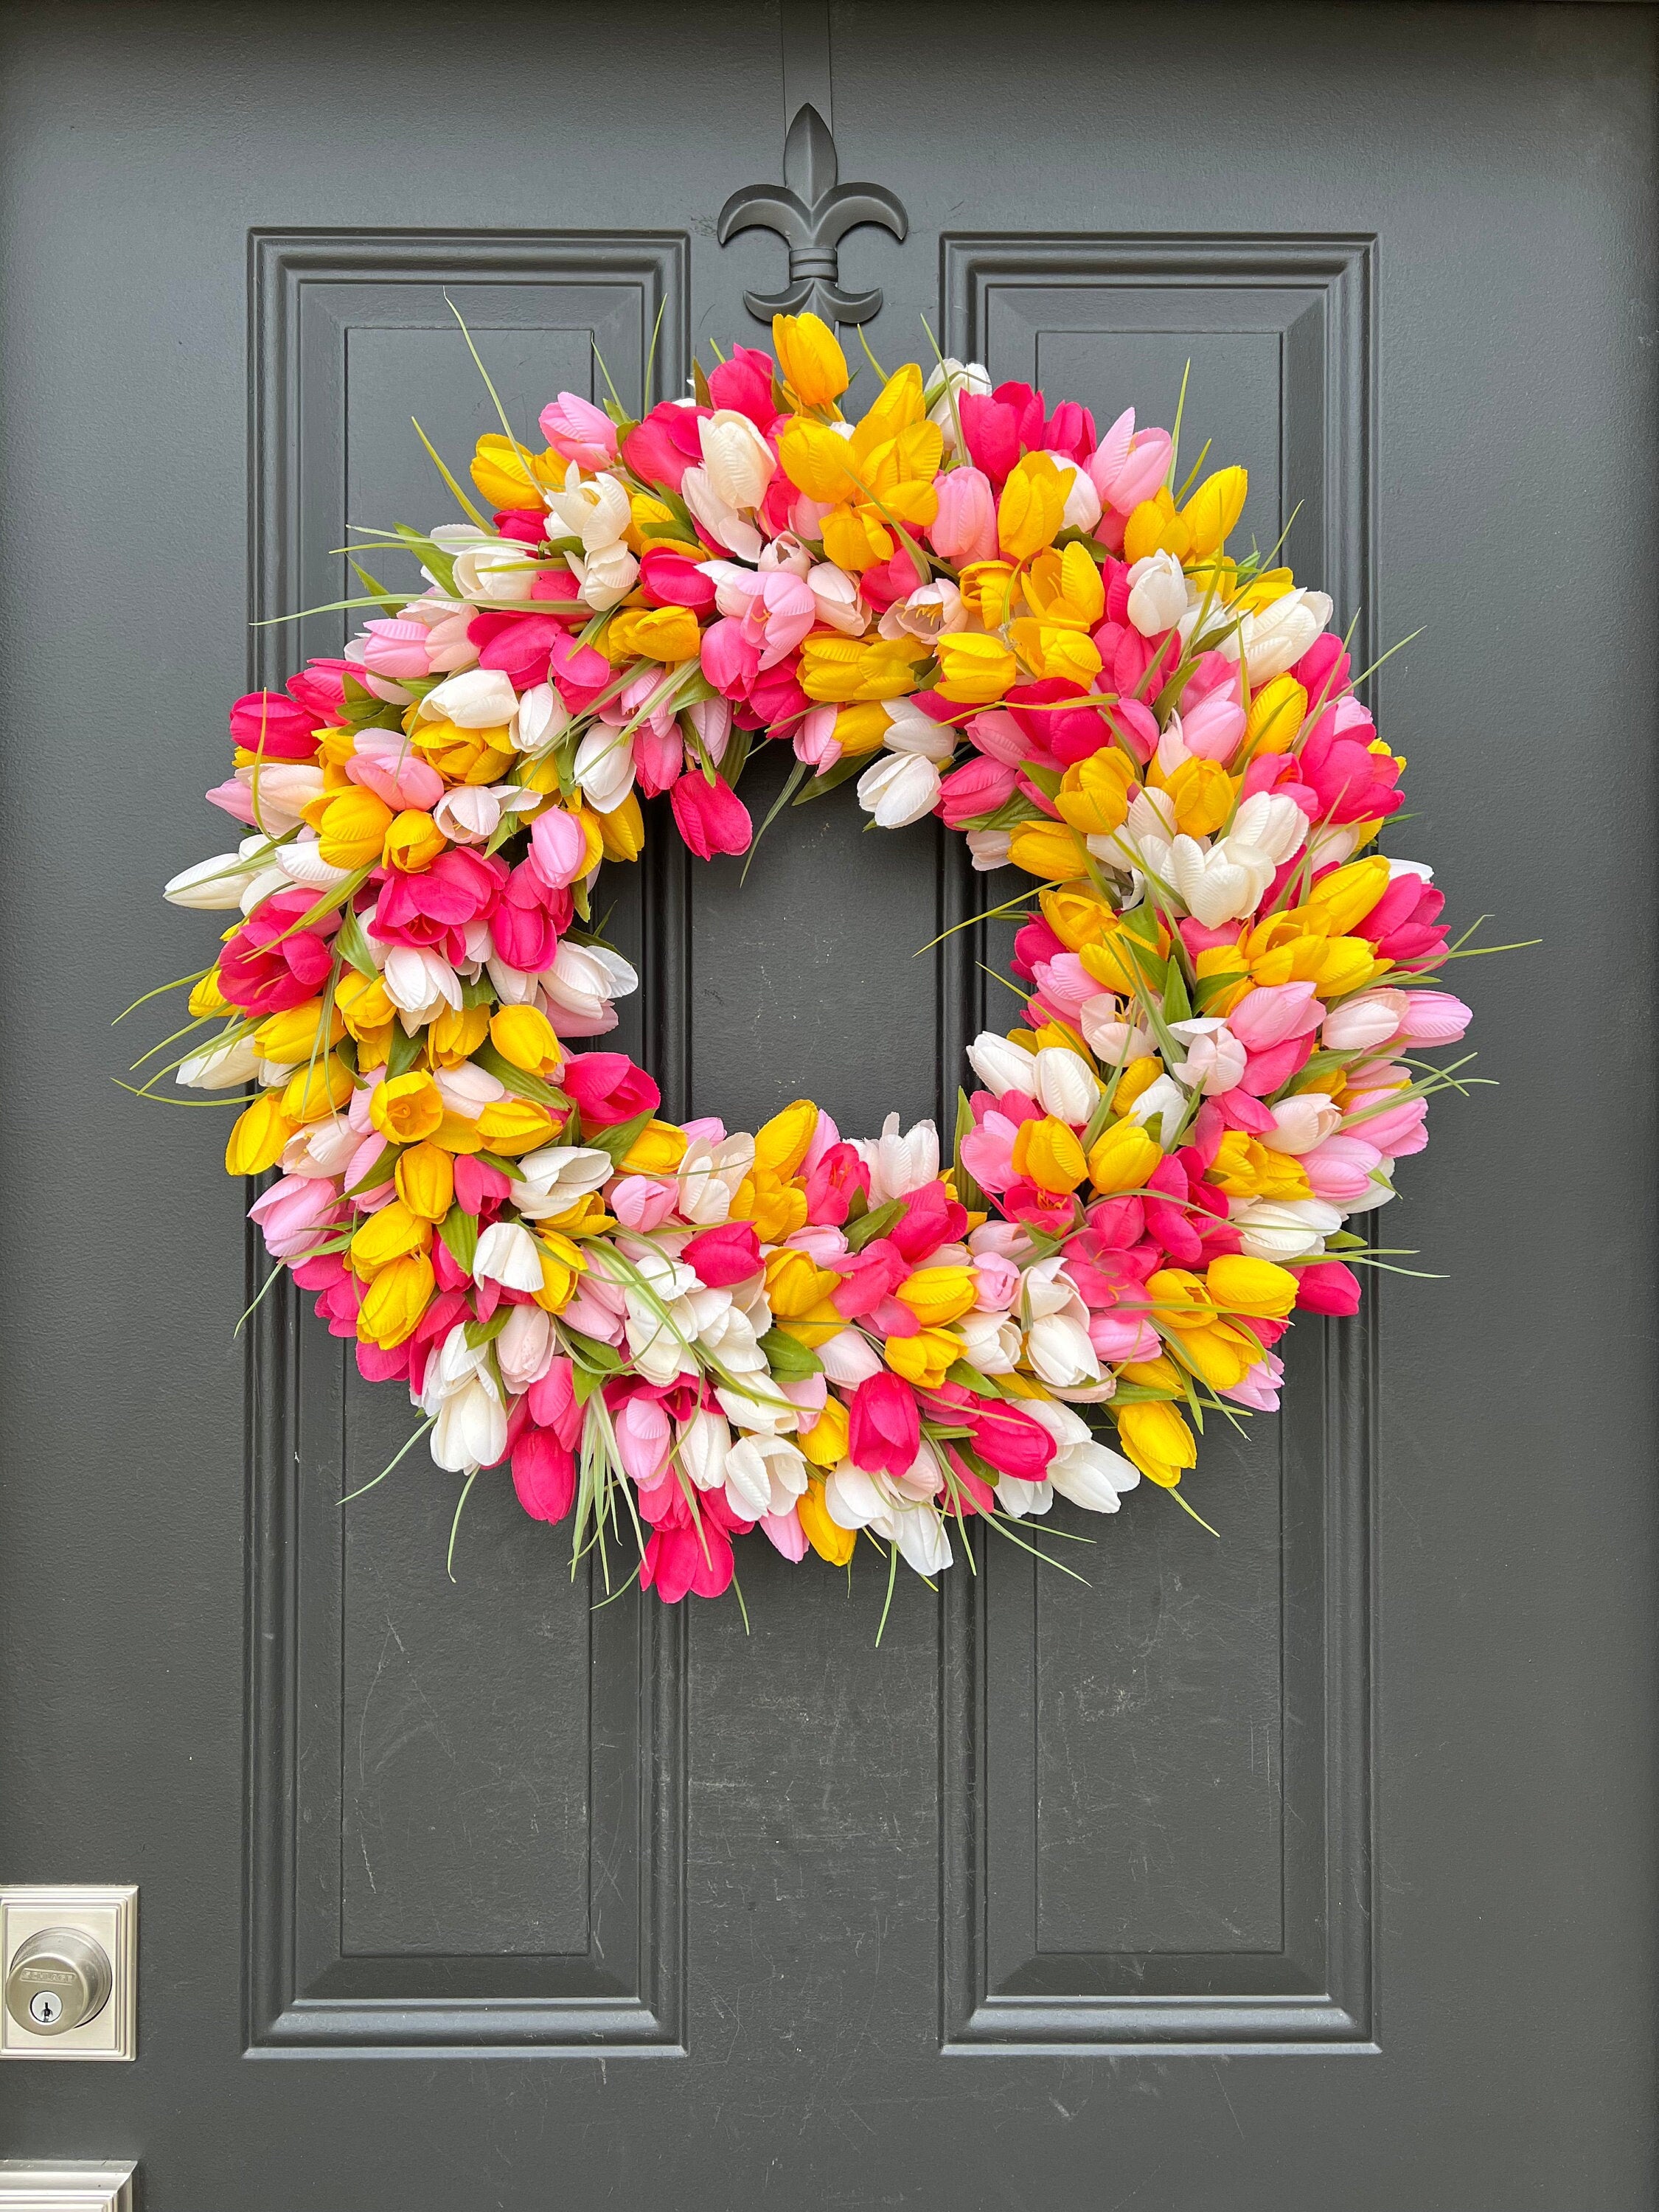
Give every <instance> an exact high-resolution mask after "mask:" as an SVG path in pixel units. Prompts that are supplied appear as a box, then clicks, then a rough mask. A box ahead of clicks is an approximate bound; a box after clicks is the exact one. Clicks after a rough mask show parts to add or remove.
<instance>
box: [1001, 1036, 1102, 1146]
mask: <svg viewBox="0 0 1659 2212" xmlns="http://www.w3.org/2000/svg"><path fill="white" fill-rule="evenodd" d="M1016 1049H1018V1048H1016ZM1033 1073H1034V1076H1035V1079H1036V1080H1035V1085H1034V1088H1033V1091H1032V1096H1033V1097H1035V1098H1036V1102H1037V1103H1038V1104H1039V1105H1040V1106H1041V1107H1042V1110H1043V1112H1044V1113H1045V1114H1053V1115H1056V1116H1057V1117H1058V1118H1059V1119H1060V1121H1070V1122H1072V1123H1073V1125H1074V1126H1075V1127H1079V1128H1081V1127H1082V1126H1083V1124H1084V1123H1085V1121H1087V1120H1088V1119H1089V1116H1090V1115H1091V1114H1092V1113H1093V1112H1094V1110H1095V1108H1096V1106H1097V1105H1098V1103H1100V1085H1099V1084H1098V1083H1097V1081H1096V1080H1095V1077H1094V1073H1093V1071H1092V1070H1091V1068H1090V1067H1089V1066H1087V1064H1086V1063H1085V1061H1084V1060H1083V1059H1082V1057H1081V1056H1080V1054H1077V1053H1075V1052H1073V1051H1072V1049H1071V1048H1070V1047H1069V1046H1066V1045H1044V1046H1043V1047H1042V1049H1041V1050H1040V1051H1039V1052H1038V1053H1037V1054H1036V1058H1035V1060H1034V1062H1033Z"/></svg>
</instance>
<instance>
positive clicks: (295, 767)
mask: <svg viewBox="0 0 1659 2212" xmlns="http://www.w3.org/2000/svg"><path fill="white" fill-rule="evenodd" d="M235 781H237V782H238V783H240V785H242V786H243V787H244V788H245V789H246V792H247V794H248V798H249V800H250V803H251V804H252V808H253V811H254V814H255V817H256V819H257V822H258V828H259V829H260V830H261V831H262V833H263V836H264V840H266V841H268V840H270V839H271V838H274V837H285V836H287V835H288V833H289V830H290V829H298V828H299V827H300V824H301V822H302V821H303V820H304V818H305V811H306V809H307V806H309V805H310V804H311V802H312V800H313V799H320V798H321V797H322V795H323V771H322V770H321V769H319V768H313V767H312V766H311V765H310V763H308V762H306V761H266V762H265V763H264V764H263V766H261V767H259V768H258V769H256V768H255V767H254V766H253V764H252V762H250V763H248V765H247V766H246V768H239V769H237V770H236V775H235Z"/></svg>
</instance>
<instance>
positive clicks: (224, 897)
mask: <svg viewBox="0 0 1659 2212" xmlns="http://www.w3.org/2000/svg"><path fill="white" fill-rule="evenodd" d="M260 872H261V870H260V868H259V866H258V865H257V864H256V865H255V866H252V867H250V866H248V865H247V864H246V862H245V861H244V860H242V858H241V856H240V854H236V853H216V854H214V855H213V857H212V858H211V860H197V861H196V862H195V863H194V864H193V866H190V867H188V868H181V869H180V870H179V873H178V874H177V875H176V876H169V877H168V878H167V882H166V884H164V885H163V886H162V890H161V896H162V897H163V898H164V899H166V900H167V902H168V904H169V905H172V906H183V907H190V908H193V909H195V910H196V911H197V912H199V913H220V912H225V913H228V912H229V911H230V909H231V908H234V907H238V906H240V904H241V902H242V893H243V892H244V891H245V890H246V889H247V887H248V885H249V884H251V883H252V881H253V880H254V878H255V877H256V876H258V874H259V873H260Z"/></svg>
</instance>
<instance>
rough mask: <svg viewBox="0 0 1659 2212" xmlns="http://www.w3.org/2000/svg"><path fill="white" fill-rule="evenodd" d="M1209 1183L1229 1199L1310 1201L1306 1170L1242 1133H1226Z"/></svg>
mask: <svg viewBox="0 0 1659 2212" xmlns="http://www.w3.org/2000/svg"><path fill="white" fill-rule="evenodd" d="M1209 1180H1210V1181H1211V1182H1213V1183H1214V1184H1215V1185H1216V1187H1217V1188H1218V1189H1220V1190H1222V1191H1225V1194H1227V1196H1228V1197H1229V1198H1274V1199H1297V1198H1311V1197H1312V1195H1313V1188H1312V1186H1311V1184H1310V1182H1309V1181H1308V1173H1307V1170H1306V1169H1305V1168H1304V1167H1303V1166H1302V1164H1301V1163H1300V1162H1299V1161H1297V1160H1296V1159H1295V1158H1292V1157H1291V1154H1290V1153H1289V1152H1275V1151H1274V1150H1273V1148H1272V1146H1268V1145H1263V1144H1260V1143H1258V1142H1257V1140H1256V1139H1255V1138H1254V1137H1251V1136H1247V1135H1246V1133H1245V1132H1244V1131H1243V1129H1229V1130H1228V1131H1227V1133H1225V1136H1224V1137H1223V1138H1222V1139H1221V1142H1220V1144H1219V1146H1218V1147H1217V1149H1216V1156H1215V1158H1214V1159H1213V1161H1212V1163H1211V1165H1210V1175H1209Z"/></svg>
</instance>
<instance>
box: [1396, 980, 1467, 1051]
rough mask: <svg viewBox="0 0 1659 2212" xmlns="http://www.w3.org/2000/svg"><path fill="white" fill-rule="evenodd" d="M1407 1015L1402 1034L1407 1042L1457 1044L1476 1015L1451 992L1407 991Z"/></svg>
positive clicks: (1402, 993) (1405, 997) (1403, 994)
mask: <svg viewBox="0 0 1659 2212" xmlns="http://www.w3.org/2000/svg"><path fill="white" fill-rule="evenodd" d="M1401 997H1402V998H1403V999H1404V1000H1405V1001H1406V1016H1405V1019H1404V1021H1403V1022H1402V1023H1401V1036H1403V1037H1404V1038H1405V1040H1406V1042H1407V1044H1428V1045H1435V1044H1455V1043H1456V1042H1457V1040H1458V1038H1459V1037H1461V1036H1462V1034H1463V1032H1464V1030H1466V1029H1468V1025H1469V1024H1470V1022H1471V1021H1473V1019H1474V1015H1473V1014H1472V1013H1471V1012H1470V1011H1469V1009H1468V1007H1467V1006H1465V1005H1464V1004H1463V1001H1462V1000H1461V999H1454V998H1453V997H1452V995H1451V994H1450V992H1449V991H1404V992H1401Z"/></svg>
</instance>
